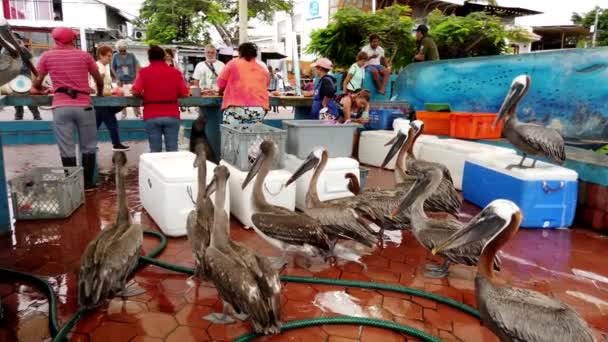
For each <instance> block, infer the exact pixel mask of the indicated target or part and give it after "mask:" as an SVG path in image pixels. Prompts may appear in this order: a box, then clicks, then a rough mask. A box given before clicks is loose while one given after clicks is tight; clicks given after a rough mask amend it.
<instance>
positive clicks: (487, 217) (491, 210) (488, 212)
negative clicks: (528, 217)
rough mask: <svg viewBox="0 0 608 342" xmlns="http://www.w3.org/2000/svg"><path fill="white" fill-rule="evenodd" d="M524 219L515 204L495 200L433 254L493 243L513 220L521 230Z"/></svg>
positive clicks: (438, 246)
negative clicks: (468, 245)
mask: <svg viewBox="0 0 608 342" xmlns="http://www.w3.org/2000/svg"><path fill="white" fill-rule="evenodd" d="M522 217H523V216H522V215H521V211H520V209H519V207H517V205H515V203H513V202H511V201H508V200H495V201H493V202H492V203H490V204H488V206H486V207H485V208H484V209H483V210H482V211H481V212H480V213H479V214H477V215H476V216H475V217H474V218H473V219H471V221H469V223H468V224H467V225H466V226H465V227H463V228H462V229H460V230H458V231H457V232H456V233H454V234H452V236H450V237H449V238H447V239H446V240H445V241H443V242H441V243H439V244H438V245H437V246H436V247H435V248H433V249H432V250H431V252H432V253H433V254H437V253H439V252H442V251H445V250H449V249H453V248H458V247H461V246H465V245H467V244H469V243H472V242H476V241H480V240H484V239H489V241H491V240H493V239H494V238H495V237H496V236H498V235H499V234H500V233H501V232H503V231H504V230H505V229H506V228H507V227H509V225H510V223H512V222H513V220H515V221H516V222H515V223H516V224H517V228H519V224H520V223H521V219H522ZM484 247H485V246H484Z"/></svg>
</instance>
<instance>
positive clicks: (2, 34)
mask: <svg viewBox="0 0 608 342" xmlns="http://www.w3.org/2000/svg"><path fill="white" fill-rule="evenodd" d="M0 46H1V47H2V48H4V49H6V52H8V54H0V85H3V84H6V83H8V82H10V81H11V80H12V79H13V78H15V77H17V76H18V75H19V73H20V72H21V68H22V66H23V64H25V65H26V66H27V67H28V68H29V69H30V70H31V71H32V73H34V75H36V76H37V75H38V72H37V71H36V68H35V67H34V65H33V64H32V62H31V61H30V60H29V59H27V58H26V57H25V56H24V55H23V52H22V50H21V49H22V48H21V46H19V43H18V42H17V40H16V39H15V37H13V34H12V33H11V29H10V26H9V25H8V21H6V19H4V18H0Z"/></svg>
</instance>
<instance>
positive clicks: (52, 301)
mask: <svg viewBox="0 0 608 342" xmlns="http://www.w3.org/2000/svg"><path fill="white" fill-rule="evenodd" d="M0 276H2V277H0V278H2V279H5V278H6V277H14V278H23V279H27V280H29V281H32V282H33V283H34V284H35V285H36V286H37V287H39V288H41V289H43V291H44V292H45V293H46V296H47V297H48V299H49V318H51V316H52V315H53V316H52V319H49V331H50V332H51V336H55V335H56V334H57V332H58V331H59V324H58V323H57V319H55V316H54V314H55V313H57V299H56V298H55V291H53V288H52V287H51V285H49V283H47V282H46V281H44V280H43V279H42V278H39V277H37V276H35V275H33V274H29V273H23V272H19V271H13V270H8V269H4V268H0Z"/></svg>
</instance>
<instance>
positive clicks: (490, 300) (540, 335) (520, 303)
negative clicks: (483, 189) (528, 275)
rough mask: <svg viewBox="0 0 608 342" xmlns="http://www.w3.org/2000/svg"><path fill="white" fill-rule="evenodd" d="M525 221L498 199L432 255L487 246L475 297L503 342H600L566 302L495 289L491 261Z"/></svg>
mask: <svg viewBox="0 0 608 342" xmlns="http://www.w3.org/2000/svg"><path fill="white" fill-rule="evenodd" d="M522 219H523V216H522V213H521V211H520V209H519V208H518V207H517V206H516V205H515V204H514V203H513V202H511V201H507V200H495V201H493V202H492V203H490V204H488V206H487V207H486V208H485V209H484V210H483V211H482V212H481V213H479V214H478V215H477V216H476V217H474V218H473V219H472V220H471V223H469V225H468V226H466V227H464V228H462V229H461V230H458V231H456V232H455V233H454V234H453V235H452V236H450V237H448V238H447V239H446V240H445V241H444V242H441V243H439V244H437V246H436V247H435V248H434V249H433V253H448V252H449V251H450V250H454V249H456V250H458V249H460V248H462V246H465V245H467V244H470V243H475V244H478V243H479V241H484V242H483V252H482V254H481V257H480V258H479V264H478V266H477V276H476V277H475V294H476V297H477V305H478V306H479V313H480V315H481V321H482V322H483V324H484V325H485V326H486V327H488V328H489V329H490V330H492V332H494V334H496V335H497V336H498V337H499V338H500V340H501V341H505V342H506V341H509V342H510V341H514V342H516V341H528V342H592V341H595V338H594V337H593V332H592V331H591V329H590V328H589V326H588V325H587V323H586V322H585V321H584V320H583V319H582V318H581V316H580V315H579V314H578V313H577V312H576V311H574V310H573V309H572V308H570V307H569V306H568V305H566V304H565V303H563V302H561V301H559V300H557V299H554V298H550V297H547V296H545V295H543V294H541V293H538V292H536V291H531V290H527V289H520V288H513V287H503V286H498V285H496V284H494V282H493V280H494V271H493V267H492V260H494V259H495V256H496V253H497V252H498V251H499V250H500V249H501V248H502V247H503V246H504V245H505V244H506V243H507V242H508V241H509V239H511V238H512V237H513V236H514V235H515V234H516V233H517V230H518V229H519V225H520V224H521V221H522Z"/></svg>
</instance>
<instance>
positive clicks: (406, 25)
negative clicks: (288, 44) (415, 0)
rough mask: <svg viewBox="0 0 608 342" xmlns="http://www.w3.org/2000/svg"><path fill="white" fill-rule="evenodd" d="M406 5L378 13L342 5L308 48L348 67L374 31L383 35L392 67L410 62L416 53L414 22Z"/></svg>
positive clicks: (381, 43)
mask: <svg viewBox="0 0 608 342" xmlns="http://www.w3.org/2000/svg"><path fill="white" fill-rule="evenodd" d="M410 15H411V10H410V8H409V7H407V6H391V7H387V8H385V9H382V10H380V11H377V12H376V13H375V14H371V13H365V12H362V11H361V10H359V9H355V8H343V9H341V10H339V11H338V12H337V13H336V14H335V15H334V16H333V20H332V22H331V23H330V24H329V25H328V26H327V27H326V28H324V29H320V30H316V31H314V32H313V33H312V34H311V42H310V43H309V45H308V47H307V48H306V51H307V52H308V53H314V54H317V55H320V56H324V57H327V58H329V59H330V60H332V62H333V63H334V64H335V65H336V66H337V67H348V66H350V65H351V64H352V63H353V62H354V61H355V57H356V55H357V53H358V52H359V51H360V50H361V47H363V45H365V44H367V43H368V37H369V36H370V35H371V34H374V33H375V34H377V35H379V36H380V45H381V46H382V47H383V48H384V50H385V54H386V57H387V58H388V59H389V61H391V64H392V66H393V69H399V68H401V67H404V66H405V65H407V64H408V63H409V62H410V61H411V60H412V57H413V56H414V49H415V42H414V37H413V35H412V28H413V25H414V23H413V21H412V18H411V17H410Z"/></svg>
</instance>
